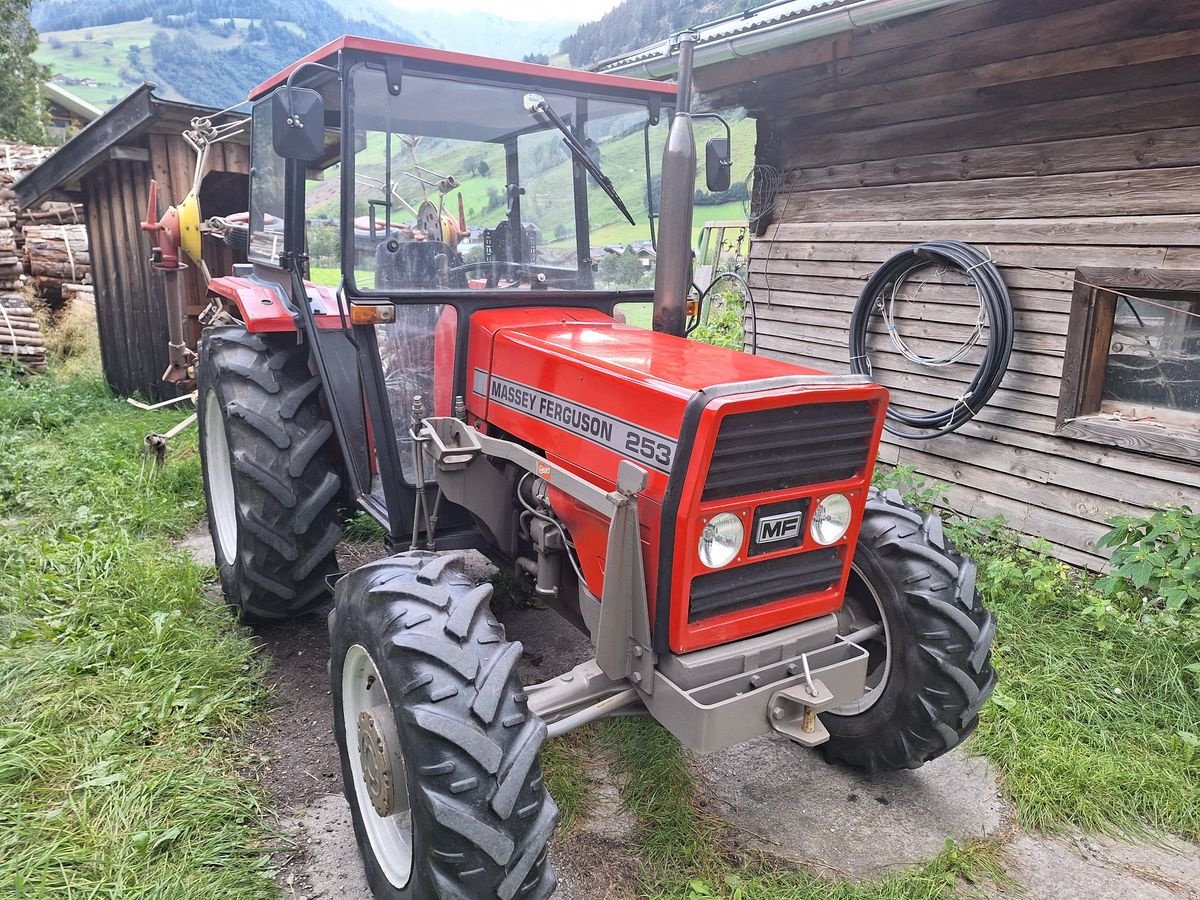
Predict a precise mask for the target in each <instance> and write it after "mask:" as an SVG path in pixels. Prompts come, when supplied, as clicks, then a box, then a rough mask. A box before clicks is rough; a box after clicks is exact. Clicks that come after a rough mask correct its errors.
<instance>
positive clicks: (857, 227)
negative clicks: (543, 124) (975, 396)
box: [606, 0, 1200, 567]
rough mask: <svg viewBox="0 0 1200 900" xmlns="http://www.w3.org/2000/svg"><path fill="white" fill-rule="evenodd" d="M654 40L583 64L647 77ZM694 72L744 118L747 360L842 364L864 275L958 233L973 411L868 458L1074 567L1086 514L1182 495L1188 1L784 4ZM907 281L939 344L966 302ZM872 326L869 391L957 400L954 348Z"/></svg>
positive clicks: (951, 291) (1090, 540) (1189, 330)
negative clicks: (996, 331) (971, 347)
mask: <svg viewBox="0 0 1200 900" xmlns="http://www.w3.org/2000/svg"><path fill="white" fill-rule="evenodd" d="M663 49H664V48H663V46H662V45H657V46H654V47H649V48H646V49H644V50H642V51H639V52H637V53H634V54H630V55H629V56H627V57H623V58H621V59H619V60H615V61H611V62H610V63H609V64H608V65H607V66H606V68H607V69H609V70H619V71H623V72H625V73H626V74H632V75H639V74H640V75H646V74H649V75H651V76H654V77H668V76H670V75H671V74H672V72H671V70H672V69H673V62H672V61H671V60H670V59H669V57H665V56H664V54H663ZM696 63H697V66H698V68H697V70H696V76H695V77H696V85H697V89H698V91H699V92H700V93H699V97H698V105H700V106H703V107H705V108H708V109H725V108H732V107H739V106H741V107H745V108H746V109H747V110H748V112H749V114H750V115H751V116H753V117H754V118H755V119H756V120H757V126H758V143H757V148H756V159H755V160H754V163H755V164H757V165H758V166H760V167H761V168H759V169H757V170H756V177H755V183H754V203H755V206H754V208H753V209H752V214H753V216H754V217H755V222H756V226H757V227H756V229H755V230H756V233H757V235H758V236H757V238H756V239H755V241H754V243H753V247H752V251H751V264H750V268H751V282H752V284H753V286H754V289H755V293H756V300H757V304H756V305H757V312H758V322H759V336H758V344H759V347H760V348H761V352H764V353H768V354H771V355H773V356H777V357H780V358H783V359H787V360H790V361H794V362H797V363H800V364H804V365H811V366H816V367H820V368H824V369H828V370H834V371H844V370H845V369H846V367H847V366H848V361H849V354H848V349H847V348H848V340H847V338H848V326H849V321H850V316H851V311H852V309H853V307H854V304H855V302H856V298H857V297H858V296H859V294H860V292H861V291H862V289H863V287H864V283H865V280H866V279H867V278H868V277H869V276H870V275H871V274H872V273H873V272H874V271H875V270H876V269H877V268H878V266H879V265H880V264H881V263H882V262H883V261H884V260H886V259H887V258H888V257H889V256H890V255H891V254H893V253H895V252H896V251H898V250H900V249H902V248H904V247H906V246H909V245H912V244H914V243H918V242H922V241H928V240H934V239H955V240H960V241H967V242H970V243H972V244H974V245H976V246H977V247H979V248H981V249H983V250H984V251H985V252H987V253H989V254H990V255H991V257H992V258H993V260H994V261H995V262H996V264H997V265H998V266H999V268H1000V271H1001V273H1002V275H1003V277H1004V280H1005V282H1006V283H1007V285H1008V287H1009V288H1010V290H1011V294H1012V298H1013V301H1014V305H1015V310H1016V314H1015V319H1016V329H1017V330H1016V335H1015V349H1014V352H1013V355H1012V359H1011V363H1010V365H1009V368H1008V371H1007V374H1006V376H1005V378H1004V381H1003V382H1002V385H1001V388H1000V390H999V391H998V392H997V393H996V395H995V396H994V397H993V398H992V400H991V402H990V403H989V404H988V405H987V406H986V407H985V408H984V409H983V410H982V411H981V412H979V414H978V415H977V416H976V418H975V419H974V420H973V421H972V422H970V423H968V424H967V425H965V426H964V427H963V428H962V429H961V430H959V431H958V432H957V433H954V434H951V435H948V436H946V437H942V438H938V439H936V440H930V441H924V442H913V441H908V440H901V439H897V438H895V437H892V436H887V438H886V444H885V445H884V447H883V449H882V452H881V458H882V459H883V460H885V461H887V462H892V463H901V464H907V465H912V466H915V467H916V468H917V469H918V470H919V471H920V472H921V473H923V474H924V475H925V476H927V477H928V478H930V479H934V480H937V481H940V482H943V483H946V484H948V485H950V490H949V498H950V503H951V505H952V506H953V507H954V508H956V509H958V510H960V511H962V512H965V513H967V514H970V515H973V516H994V515H1000V516H1003V517H1004V518H1005V519H1006V520H1007V521H1008V523H1009V524H1010V525H1011V526H1013V527H1014V528H1016V529H1019V530H1020V531H1022V532H1023V533H1025V534H1026V535H1030V536H1037V537H1041V538H1044V539H1045V540H1046V541H1048V542H1050V544H1051V545H1052V546H1053V548H1054V552H1055V553H1056V554H1057V555H1058V556H1059V557H1060V558H1062V559H1064V560H1067V561H1069V562H1072V563H1078V564H1083V565H1086V566H1090V567H1096V566H1098V565H1100V564H1101V563H1102V557H1103V553H1102V552H1101V551H1098V550H1097V548H1096V540H1097V539H1098V538H1099V537H1100V536H1101V535H1102V534H1103V533H1104V532H1105V530H1106V526H1105V524H1104V522H1105V520H1107V519H1108V518H1109V517H1111V516H1113V515H1116V514H1124V513H1134V514H1138V513H1143V512H1145V511H1147V510H1149V509H1152V508H1154V507H1156V506H1159V505H1177V504H1184V503H1186V504H1191V505H1192V507H1193V508H1200V4H1196V3H1179V2H1173V0H959V2H952V0H949V2H948V0H857V2H832V3H813V2H811V0H808V2H805V0H791V2H784V3H776V4H771V5H768V6H766V7H760V8H759V9H757V10H754V11H751V12H749V13H747V14H746V15H743V16H736V17H731V18H730V19H728V20H725V21H722V22H716V23H711V24H709V25H706V26H703V27H701V28H700V29H699V43H698V45H697V49H696ZM735 165H738V166H741V167H742V170H743V171H745V170H746V169H748V168H749V161H736V162H735ZM768 167H769V168H768ZM776 174H778V176H779V177H778V179H774V178H773V177H772V176H774V175H776ZM772 185H774V186H775V187H777V190H776V191H774V192H771V191H770V190H766V188H769V187H770V186H772ZM922 277H923V278H925V281H923V283H922V284H921V285H920V296H910V297H909V298H908V302H905V303H903V304H901V307H900V310H901V311H900V312H899V316H898V318H897V320H896V321H897V323H898V329H899V330H901V331H903V332H904V333H905V336H906V338H907V339H908V340H909V341H910V343H911V344H912V345H913V346H914V347H916V348H918V349H919V350H921V351H922V352H924V353H926V354H927V355H929V354H936V353H944V352H945V351H946V350H947V349H950V348H953V347H954V346H955V345H956V344H957V343H958V342H959V341H961V340H962V339H963V338H964V337H965V336H966V335H967V334H968V333H969V332H970V330H971V326H972V325H973V322H974V317H975V300H974V291H973V289H971V288H970V287H969V286H964V280H963V279H962V278H961V277H957V276H956V274H955V273H948V274H947V273H929V275H928V277H927V278H926V277H925V276H922ZM875 331H876V333H875V334H872V336H871V337H870V339H869V341H868V346H869V349H870V356H871V360H872V364H873V372H874V375H875V377H876V379H877V380H878V381H880V382H882V383H884V384H886V385H887V386H888V387H889V388H891V390H892V399H893V402H894V403H896V404H899V405H900V406H902V407H905V408H908V409H911V410H918V411H919V410H931V409H936V408H940V407H944V406H945V405H946V404H947V402H948V400H950V399H952V398H956V397H959V396H961V395H962V394H963V391H964V387H965V385H966V384H967V379H968V378H969V377H970V373H971V371H972V369H973V366H974V362H975V361H976V360H978V358H979V356H978V351H976V352H975V354H974V355H972V356H970V357H968V359H967V361H966V362H965V363H963V364H958V365H955V366H949V367H944V368H940V369H934V368H929V367H923V366H916V365H914V364H913V363H912V362H910V361H909V360H908V359H906V358H904V357H903V356H901V355H899V354H898V353H897V352H896V351H895V348H894V346H893V345H892V344H891V343H890V341H889V339H888V337H887V335H886V334H884V333H883V331H884V329H882V328H876V329H875Z"/></svg>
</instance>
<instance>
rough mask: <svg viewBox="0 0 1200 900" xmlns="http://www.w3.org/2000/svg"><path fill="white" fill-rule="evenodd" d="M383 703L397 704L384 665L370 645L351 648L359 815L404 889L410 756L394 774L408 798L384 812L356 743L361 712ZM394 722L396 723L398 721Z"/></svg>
mask: <svg viewBox="0 0 1200 900" xmlns="http://www.w3.org/2000/svg"><path fill="white" fill-rule="evenodd" d="M380 707H386V709H387V710H389V711H390V710H391V708H392V704H391V702H390V701H389V700H388V696H387V691H386V689H385V688H384V686H383V681H382V679H381V678H380V677H379V669H378V667H377V666H376V665H375V661H374V660H373V659H371V654H369V653H368V652H367V651H366V648H364V647H363V646H362V645H361V644H355V645H354V646H353V647H351V648H350V649H349V650H347V651H346V660H345V662H344V663H343V664H342V727H343V728H344V729H345V734H346V756H347V758H348V759H349V762H350V772H351V775H352V777H353V779H354V800H355V802H356V803H357V804H358V813H359V818H361V819H362V823H363V827H364V828H365V830H366V832H367V839H368V840H369V841H370V842H371V850H372V852H373V853H374V854H375V860H376V862H378V863H379V868H380V869H381V870H382V871H383V874H384V876H385V877H386V878H387V880H388V881H389V882H390V883H391V884H392V886H393V887H395V888H397V889H399V888H403V887H404V886H405V885H406V884H408V880H409V878H410V877H411V876H412V861H413V827H412V811H411V809H409V808H408V801H407V796H406V790H407V777H406V776H407V773H406V771H405V768H404V760H403V759H402V758H397V759H395V760H393V765H394V766H395V770H394V771H393V778H392V780H393V782H394V783H395V785H396V790H397V792H398V793H399V794H401V795H402V797H403V799H402V801H401V802H399V803H398V804H397V805H401V806H402V807H403V808H402V809H401V810H400V811H399V812H397V813H395V814H394V815H391V816H381V815H379V813H377V812H376V811H375V807H374V805H373V804H372V803H371V798H370V797H369V796H368V794H367V790H366V788H365V782H364V778H363V765H362V759H361V757H360V754H359V752H358V749H357V748H356V747H355V746H354V742H355V741H356V740H357V734H358V721H359V716H360V715H362V714H363V713H364V712H368V711H370V712H372V713H373V714H376V715H377V714H378V711H379V709H380ZM389 714H390V712H389ZM391 724H392V726H393V727H395V722H394V721H393V722H392V723H391ZM398 756H399V754H397V757H398Z"/></svg>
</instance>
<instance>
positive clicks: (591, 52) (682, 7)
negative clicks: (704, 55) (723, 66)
mask: <svg viewBox="0 0 1200 900" xmlns="http://www.w3.org/2000/svg"><path fill="white" fill-rule="evenodd" d="M746 5H747V4H746V0H701V2H695V0H625V2H624V3H622V4H621V5H620V6H617V7H614V8H613V9H612V10H610V11H609V12H608V13H606V14H605V15H603V16H601V17H600V18H599V19H597V20H596V21H595V22H588V23H586V24H584V25H580V26H579V28H578V29H576V30H575V32H574V33H573V34H569V35H567V36H566V37H565V38H563V40H562V44H561V49H562V52H563V53H566V54H567V56H568V57H569V58H570V60H571V65H573V66H576V67H580V68H582V67H584V66H589V65H591V64H592V63H595V62H599V61H600V60H602V59H607V58H608V57H610V56H617V55H619V54H621V53H626V52H628V51H630V50H636V49H637V48H638V47H642V46H645V45H646V44H649V43H652V42H654V41H658V40H662V39H663V38H665V37H667V36H669V35H670V34H672V33H673V32H676V31H679V30H680V29H683V28H687V27H689V26H694V25H702V24H704V23H705V22H711V21H712V20H713V19H719V18H720V17H721V16H726V15H729V14H730V13H735V12H740V11H741V10H743V9H745V8H746Z"/></svg>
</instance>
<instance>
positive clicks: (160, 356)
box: [83, 134, 250, 400]
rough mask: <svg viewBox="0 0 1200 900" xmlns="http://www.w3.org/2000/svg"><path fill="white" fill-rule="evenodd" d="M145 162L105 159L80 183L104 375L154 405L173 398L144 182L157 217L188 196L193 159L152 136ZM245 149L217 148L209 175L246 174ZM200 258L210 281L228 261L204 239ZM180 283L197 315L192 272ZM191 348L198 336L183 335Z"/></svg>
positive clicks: (163, 296)
mask: <svg viewBox="0 0 1200 900" xmlns="http://www.w3.org/2000/svg"><path fill="white" fill-rule="evenodd" d="M141 140H142V142H143V143H145V144H147V146H148V149H149V153H150V159H149V161H148V162H141V161H125V160H121V161H117V160H109V161H108V162H106V163H104V164H103V165H101V166H100V167H98V168H96V169H94V170H93V171H92V172H90V173H89V174H88V175H87V176H86V177H85V178H84V181H83V192H84V197H85V202H86V210H87V212H86V215H87V228H88V236H89V240H90V241H91V248H92V259H93V275H92V277H93V281H94V282H95V286H96V320H97V326H98V328H99V332H100V353H101V358H102V362H103V365H104V374H105V378H106V379H107V381H108V383H109V384H110V385H111V386H112V388H113V390H114V391H116V392H117V393H119V394H125V395H129V394H142V395H144V396H146V397H149V398H151V399H155V400H165V399H167V398H168V397H173V396H175V395H176V392H175V389H174V388H173V387H172V386H170V385H166V384H163V382H162V381H161V378H162V373H163V371H164V370H165V369H166V367H167V290H168V288H169V287H170V279H171V278H174V277H178V276H166V275H164V274H163V273H162V272H159V271H157V270H155V269H153V268H152V267H151V266H150V263H149V258H150V248H151V245H152V240H151V237H150V235H148V234H146V233H145V232H143V231H142V230H141V224H140V223H141V221H142V220H143V219H144V218H145V216H146V211H147V207H146V204H147V201H148V196H147V195H148V191H149V186H150V179H151V178H154V179H156V180H157V181H158V204H159V213H160V214H161V212H162V211H163V210H165V209H166V207H167V206H168V205H170V204H175V203H179V202H180V201H181V200H182V199H183V198H184V197H185V196H186V195H187V192H188V191H189V190H191V185H192V175H193V171H194V169H195V160H196V156H195V153H194V151H192V150H191V149H190V148H189V147H188V146H187V144H186V143H184V141H183V138H182V137H179V136H178V135H166V134H150V135H147V136H146V137H144V138H142V139H141ZM249 170H250V169H249V154H248V149H247V148H246V147H244V146H241V145H237V144H224V145H222V144H218V145H216V146H215V147H213V148H212V151H210V155H209V171H218V172H225V171H228V172H238V173H242V174H245V173H248V172H249ZM204 252H205V254H206V255H207V256H206V258H207V259H208V262H209V267H210V269H211V271H212V272H213V273H214V274H219V273H221V272H222V271H228V267H229V264H230V262H231V257H230V256H229V251H228V249H227V248H225V247H223V246H222V245H221V244H219V243H217V242H215V241H210V240H208V239H206V240H205V243H204ZM182 277H183V278H184V279H185V283H186V285H187V296H188V311H189V314H190V315H197V314H198V313H199V311H200V309H201V308H202V305H203V299H204V296H205V290H204V282H203V278H202V276H201V274H200V272H199V271H198V269H197V268H196V267H194V266H193V267H191V268H189V269H187V270H186V271H185V272H184V273H183V275H182ZM188 337H189V338H190V339H191V341H192V345H193V346H194V345H195V340H196V339H197V338H198V330H196V331H194V333H193V334H191V335H188Z"/></svg>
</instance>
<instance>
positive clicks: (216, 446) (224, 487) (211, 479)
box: [204, 391, 237, 563]
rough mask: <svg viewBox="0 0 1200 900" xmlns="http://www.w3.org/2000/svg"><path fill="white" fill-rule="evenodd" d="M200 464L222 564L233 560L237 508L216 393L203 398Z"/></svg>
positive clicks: (235, 549) (227, 444)
mask: <svg viewBox="0 0 1200 900" xmlns="http://www.w3.org/2000/svg"><path fill="white" fill-rule="evenodd" d="M204 462H205V466H204V468H205V474H206V475H207V476H208V501H209V502H208V505H209V510H208V514H209V516H211V517H212V524H213V529H214V530H215V531H216V533H217V541H216V543H217V552H218V553H220V554H221V559H222V560H223V561H224V562H227V563H232V562H233V561H234V560H235V559H236V558H237V505H236V504H235V502H234V498H233V466H232V464H231V463H230V459H229V440H228V439H227V438H226V437H225V421H224V420H223V419H222V418H221V404H220V402H219V401H218V400H217V392H216V391H209V392H208V395H207V396H206V397H205V398H204Z"/></svg>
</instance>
